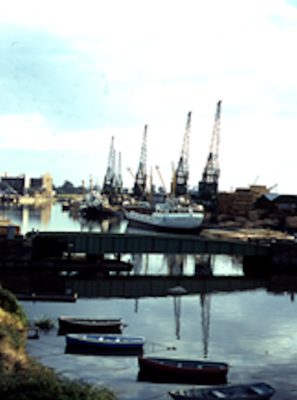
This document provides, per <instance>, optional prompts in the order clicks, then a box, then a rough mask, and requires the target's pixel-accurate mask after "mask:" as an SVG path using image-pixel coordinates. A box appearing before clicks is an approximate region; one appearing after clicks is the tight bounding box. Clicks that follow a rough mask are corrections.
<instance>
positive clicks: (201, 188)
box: [198, 100, 222, 219]
mask: <svg viewBox="0 0 297 400" xmlns="http://www.w3.org/2000/svg"><path fill="white" fill-rule="evenodd" d="M221 104H222V101H221V100H220V101H218V103H217V107H216V113H215V121H214V126H213V132H212V137H211V143H210V149H209V153H208V157H207V161H206V165H205V167H204V170H203V174H202V180H201V181H200V182H199V184H198V192H199V194H198V196H199V200H200V202H201V203H202V204H203V205H204V207H205V210H206V211H209V212H211V215H212V218H213V219H216V217H217V202H218V184H219V176H220V168H219V143H220V125H221Z"/></svg>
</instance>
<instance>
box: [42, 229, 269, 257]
mask: <svg viewBox="0 0 297 400" xmlns="http://www.w3.org/2000/svg"><path fill="white" fill-rule="evenodd" d="M38 238H39V239H40V240H44V241H46V240H49V241H53V240H54V241H57V242H59V243H60V242H61V243H64V244H65V245H66V246H67V248H68V249H70V251H71V252H72V253H86V254H106V253H118V254H121V253H128V254H134V253H147V254H154V253H155V254H156V253H159V254H226V255H241V256H266V255H268V254H269V246H267V245H264V244H260V243H252V242H244V241H240V240H221V239H206V238H203V237H200V236H189V235H173V234H158V235H155V234H136V233H89V232H39V233H38Z"/></svg>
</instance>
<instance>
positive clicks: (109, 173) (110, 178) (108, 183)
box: [102, 136, 116, 196]
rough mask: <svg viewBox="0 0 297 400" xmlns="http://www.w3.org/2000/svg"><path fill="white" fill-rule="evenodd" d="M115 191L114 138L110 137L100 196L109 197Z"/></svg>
mask: <svg viewBox="0 0 297 400" xmlns="http://www.w3.org/2000/svg"><path fill="white" fill-rule="evenodd" d="M115 191H116V175H115V149H114V136H112V137H111V143H110V148H109V156H108V164H107V169H106V174H105V177H104V182H103V187H102V194H106V195H108V196H109V195H112V194H114V193H115Z"/></svg>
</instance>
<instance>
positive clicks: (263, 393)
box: [168, 382, 275, 400]
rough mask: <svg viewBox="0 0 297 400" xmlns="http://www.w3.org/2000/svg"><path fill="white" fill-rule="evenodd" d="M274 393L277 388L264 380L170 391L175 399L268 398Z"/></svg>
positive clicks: (228, 399)
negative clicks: (245, 383) (246, 383)
mask: <svg viewBox="0 0 297 400" xmlns="http://www.w3.org/2000/svg"><path fill="white" fill-rule="evenodd" d="M274 393H275V389H274V388H273V387H271V386H270V385H268V384H267V383H264V382H257V383H252V384H248V385H244V384H242V385H227V386H222V387H210V388H205V389H198V388H195V387H194V388H190V389H184V390H178V391H170V392H168V394H169V395H170V397H171V398H172V399H173V400H214V399H224V400H268V399H270V398H271V397H272V396H273V395H274Z"/></svg>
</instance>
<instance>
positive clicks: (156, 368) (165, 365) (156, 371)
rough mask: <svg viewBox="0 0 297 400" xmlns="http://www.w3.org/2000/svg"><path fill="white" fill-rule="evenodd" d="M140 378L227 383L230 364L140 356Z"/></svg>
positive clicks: (147, 379)
mask: <svg viewBox="0 0 297 400" xmlns="http://www.w3.org/2000/svg"><path fill="white" fill-rule="evenodd" d="M138 366H139V374H138V379H139V380H144V381H152V382H164V383H165V382H176V383H177V382H180V383H181V382H182V383H200V384H203V383H205V384H206V383H226V376H227V373H228V364H227V363H224V362H213V361H207V360H187V359H186V360H185V359H178V358H159V357H145V356H139V357H138Z"/></svg>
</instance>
